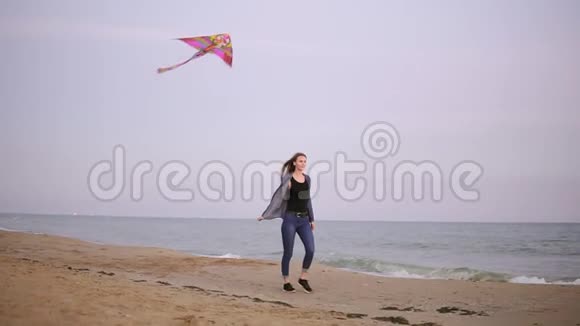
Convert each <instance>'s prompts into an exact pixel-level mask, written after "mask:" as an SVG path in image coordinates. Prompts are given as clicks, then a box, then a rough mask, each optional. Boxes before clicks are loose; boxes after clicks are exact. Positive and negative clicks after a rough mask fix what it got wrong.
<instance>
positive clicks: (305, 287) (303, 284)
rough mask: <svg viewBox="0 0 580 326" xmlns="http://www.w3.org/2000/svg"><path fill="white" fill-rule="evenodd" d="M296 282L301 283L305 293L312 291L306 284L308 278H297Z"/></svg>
mask: <svg viewBox="0 0 580 326" xmlns="http://www.w3.org/2000/svg"><path fill="white" fill-rule="evenodd" d="M298 283H299V284H300V285H302V287H303V288H304V292H306V293H310V292H312V288H311V287H310V284H308V280H303V279H298Z"/></svg>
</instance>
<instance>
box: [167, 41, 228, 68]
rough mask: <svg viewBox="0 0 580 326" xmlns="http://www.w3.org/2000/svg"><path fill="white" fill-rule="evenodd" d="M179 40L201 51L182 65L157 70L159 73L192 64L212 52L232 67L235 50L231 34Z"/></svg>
mask: <svg viewBox="0 0 580 326" xmlns="http://www.w3.org/2000/svg"><path fill="white" fill-rule="evenodd" d="M178 40H180V41H183V42H185V43H187V44H189V45H190V46H193V47H194V48H196V49H198V50H199V51H198V52H196V53H195V54H194V55H193V56H192V57H191V58H189V59H187V60H185V61H183V62H182V63H178V64H176V65H173V66H170V67H165V68H159V69H157V72H158V73H162V72H166V71H169V70H173V69H175V68H177V67H180V66H183V65H184V64H186V63H188V62H190V61H191V60H193V59H195V58H199V57H201V56H204V55H206V54H208V53H210V52H212V53H213V54H215V55H217V56H219V57H220V58H222V60H223V61H224V62H225V63H226V64H228V66H230V67H231V66H232V59H233V49H232V42H231V39H230V35H229V34H216V35H211V36H198V37H187V38H179V39H178Z"/></svg>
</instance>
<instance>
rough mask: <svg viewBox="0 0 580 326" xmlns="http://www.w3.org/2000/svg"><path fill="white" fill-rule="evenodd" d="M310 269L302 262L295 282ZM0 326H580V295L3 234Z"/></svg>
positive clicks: (572, 290)
mask: <svg viewBox="0 0 580 326" xmlns="http://www.w3.org/2000/svg"><path fill="white" fill-rule="evenodd" d="M301 259H302V257H294V258H293V265H292V271H291V274H292V275H293V278H297V275H298V274H297V273H298V271H299V270H300V265H299V262H300V261H301ZM0 270H1V271H2V275H3V277H2V278H1V280H0V289H1V291H0V293H1V294H0V325H396V324H399V325H423V326H427V325H446V326H447V325H530V326H538V325H543V326H547V325H572V326H577V325H580V311H579V310H578V302H580V287H579V286H572V285H533V284H511V283H493V282H469V281H449V280H420V279H395V278H384V277H379V276H373V275H367V274H362V273H353V272H348V271H344V270H339V269H335V268H332V267H328V266H324V265H320V264H316V263H315V264H314V266H313V268H312V270H311V275H310V280H311V284H312V287H313V288H314V292H313V293H310V294H307V293H304V292H303V291H301V290H300V289H299V288H298V287H299V285H298V284H297V283H296V281H295V280H294V285H295V287H297V292H295V293H284V292H282V290H281V285H282V283H281V279H280V276H279V273H280V272H279V270H280V268H279V263H278V262H272V261H261V260H248V259H223V258H206V257H193V256H190V255H188V254H185V253H181V252H177V251H173V250H168V249H161V248H144V247H121V246H111V245H99V244H93V243H88V242H83V241H80V240H76V239H69V238H63V237H57V236H48V235H35V234H29V233H18V232H5V231H0Z"/></svg>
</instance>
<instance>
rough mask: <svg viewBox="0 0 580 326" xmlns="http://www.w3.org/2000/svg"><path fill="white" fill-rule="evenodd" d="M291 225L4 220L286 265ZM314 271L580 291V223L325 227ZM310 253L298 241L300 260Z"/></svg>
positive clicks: (28, 227)
mask: <svg viewBox="0 0 580 326" xmlns="http://www.w3.org/2000/svg"><path fill="white" fill-rule="evenodd" d="M281 223H282V220H280V219H275V220H265V221H261V222H258V221H256V220H255V219H207V218H170V217H159V218H154V217H118V216H80V215H67V216H65V215H30V214H8V213H2V214H0V229H1V230H4V231H13V232H29V233H34V234H49V235H58V236H65V237H71V238H76V239H81V240H85V241H89V242H93V243H97V244H112V245H130V246H148V247H151V246H153V247H162V248H170V249H175V250H178V251H181V252H184V253H187V254H190V255H194V256H210V257H221V258H230V259H239V258H259V259H268V260H272V261H278V262H279V261H280V259H281V257H282V238H281V231H280V226H281ZM314 237H315V247H316V249H315V254H314V256H315V258H314V263H322V264H325V265H329V266H334V267H337V268H341V269H345V270H349V271H354V272H360V273H368V274H373V275H378V276H383V277H396V278H419V279H454V280H470V281H489V282H510V283H534V284H562V285H580V224H574V223H441V222H382V221H377V222H370V221H362V222H361V221H323V220H321V221H317V223H316V230H315V233H314ZM303 255H304V247H303V245H302V242H301V241H300V238H299V237H298V236H297V237H296V242H295V247H294V256H293V258H292V260H293V261H301V260H302V257H303Z"/></svg>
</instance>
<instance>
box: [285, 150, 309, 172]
mask: <svg viewBox="0 0 580 326" xmlns="http://www.w3.org/2000/svg"><path fill="white" fill-rule="evenodd" d="M300 156H304V157H306V154H304V153H300V152H298V153H296V154H294V155H292V158H290V159H289V160H288V161H286V163H284V165H282V174H286V173H294V170H296V166H295V165H294V164H293V163H294V162H296V160H297V159H298V158H299V157H300Z"/></svg>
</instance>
